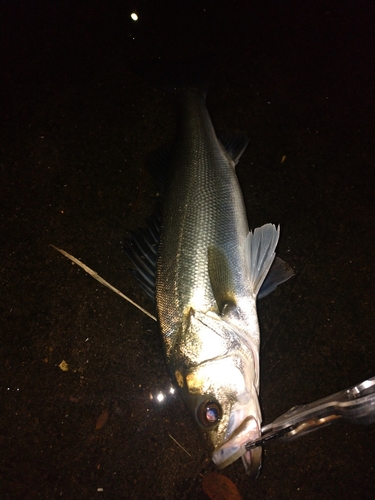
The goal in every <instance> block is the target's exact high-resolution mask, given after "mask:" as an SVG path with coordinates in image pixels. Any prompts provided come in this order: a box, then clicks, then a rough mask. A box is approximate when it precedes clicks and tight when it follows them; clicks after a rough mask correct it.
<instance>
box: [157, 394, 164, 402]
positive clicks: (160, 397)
mask: <svg viewBox="0 0 375 500" xmlns="http://www.w3.org/2000/svg"><path fill="white" fill-rule="evenodd" d="M164 398H165V396H164V394H162V393H161V392H159V394H158V395H157V396H156V399H157V400H158V401H159V403H161V402H162V401H163V400H164Z"/></svg>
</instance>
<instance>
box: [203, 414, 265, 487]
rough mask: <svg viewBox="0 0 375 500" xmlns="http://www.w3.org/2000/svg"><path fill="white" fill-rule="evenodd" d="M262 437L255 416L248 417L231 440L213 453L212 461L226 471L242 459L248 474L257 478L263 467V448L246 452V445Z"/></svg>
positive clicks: (232, 435)
mask: <svg viewBox="0 0 375 500" xmlns="http://www.w3.org/2000/svg"><path fill="white" fill-rule="evenodd" d="M260 436H261V431H260V426H259V424H258V421H257V419H256V418H254V417H253V416H249V417H247V418H246V419H245V420H244V422H242V424H241V425H240V426H239V427H238V428H237V429H236V430H235V431H234V432H233V433H232V434H231V436H230V437H229V439H228V440H227V441H225V443H224V444H222V445H221V446H220V447H219V448H218V449H216V450H215V451H214V452H213V454H212V461H213V462H214V463H215V465H216V466H217V467H218V469H224V468H225V467H227V466H228V465H230V464H231V463H232V462H234V461H235V460H237V459H238V458H240V457H241V458H242V462H243V464H244V467H245V471H246V474H247V475H249V476H250V477H253V478H257V477H258V476H259V472H260V468H261V465H262V447H260V446H259V447H258V448H254V449H252V450H246V443H248V442H249V441H253V440H256V439H259V438H260Z"/></svg>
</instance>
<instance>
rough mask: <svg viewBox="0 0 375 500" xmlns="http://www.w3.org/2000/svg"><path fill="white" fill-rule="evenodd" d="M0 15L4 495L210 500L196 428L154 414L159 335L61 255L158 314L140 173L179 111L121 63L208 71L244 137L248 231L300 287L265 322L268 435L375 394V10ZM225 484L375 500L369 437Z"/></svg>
mask: <svg viewBox="0 0 375 500" xmlns="http://www.w3.org/2000/svg"><path fill="white" fill-rule="evenodd" d="M0 5H1V14H0V30H1V55H2V61H1V74H2V76H1V83H2V92H1V96H2V109H1V119H2V130H1V135H0V141H1V181H0V202H1V212H0V216H1V219H0V235H1V250H0V251H1V254H0V268H1V285H0V286H1V288H0V293H1V300H0V307H1V324H0V328H1V338H0V340H1V352H0V376H1V383H0V386H1V410H0V450H1V451H0V496H1V498H2V499H24V498H25V499H34V498H41V499H55V498H66V499H78V498H82V499H94V498H100V499H110V500H117V499H124V498H135V499H137V498H164V499H175V498H176V499H177V498H178V499H181V500H182V499H202V500H203V499H204V498H207V497H206V496H205V494H204V493H203V490H202V487H201V474H203V473H204V472H205V471H207V470H210V469H213V466H212V465H210V463H209V461H208V460H207V457H206V454H205V450H204V448H203V446H202V444H201V442H200V440H199V438H198V435H197V432H196V429H195V427H194V426H193V423H192V421H191V419H190V417H189V415H188V413H187V411H186V409H185V407H184V406H183V404H182V402H181V401H180V399H179V398H178V396H173V397H171V398H169V400H168V401H167V402H166V403H162V404H158V403H156V402H155V399H154V400H151V399H150V394H151V395H154V396H155V395H156V394H157V393H158V392H159V391H167V390H168V389H169V387H170V383H169V380H168V377H167V372H166V367H165V364H164V361H163V356H162V349H161V344H160V339H159V334H158V329H157V326H156V324H155V323H154V322H153V321H152V320H150V319H148V318H147V317H145V316H144V315H142V313H140V312H138V311H137V310H136V309H134V308H133V307H132V306H131V305H129V304H127V303H126V302H124V301H123V300H122V299H120V298H119V297H118V296H116V295H114V294H113V293H112V292H110V291H109V290H107V289H105V288H104V287H102V286H101V285H99V284H98V283H97V282H95V281H94V280H93V279H92V278H90V277H88V276H87V275H86V274H85V273H84V271H82V270H80V269H78V267H77V266H73V265H72V264H71V263H70V262H69V261H68V260H66V259H65V258H64V257H62V256H61V255H60V254H58V253H57V252H55V251H54V250H53V249H51V247H49V244H54V245H56V246H59V247H61V248H63V249H65V250H66V251H68V252H71V253H72V254H74V255H75V256H76V257H78V258H80V259H82V260H83V262H85V263H86V264H87V265H89V266H91V267H92V268H94V269H95V270H96V271H97V272H98V273H99V274H101V275H102V276H103V277H104V278H106V279H107V280H108V281H110V282H111V283H112V284H113V285H115V286H117V287H118V288H120V289H121V290H122V291H123V292H124V293H127V294H128V295H130V296H131V297H132V298H134V299H135V300H136V301H138V302H139V303H141V304H142V305H144V306H145V307H147V308H148V309H150V310H152V304H150V303H149V302H148V299H147V298H145V297H144V296H143V294H142V292H141V291H140V290H139V289H138V288H137V286H136V284H135V283H134V282H133V280H132V278H131V276H130V273H129V272H128V264H127V262H126V259H125V257H124V253H123V250H122V242H123V241H124V238H125V237H126V236H127V235H128V231H130V230H133V229H136V228H137V227H138V226H141V225H142V224H143V221H144V219H145V218H146V217H147V216H148V215H149V214H151V213H152V211H153V209H154V207H155V204H156V202H157V199H158V197H157V190H156V188H155V186H154V184H153V182H152V180H151V179H150V176H149V174H148V172H147V171H146V170H145V168H144V164H145V163H144V162H145V157H146V155H147V153H149V152H150V151H152V150H153V149H155V148H157V147H158V146H159V145H160V144H162V143H164V142H166V141H168V140H170V139H171V137H173V133H174V130H175V113H174V102H173V98H171V96H170V95H167V94H164V93H162V92H161V91H158V90H154V89H153V88H151V87H150V86H149V85H148V83H147V82H144V81H142V80H141V79H140V78H138V77H137V76H136V75H134V74H133V73H132V72H131V71H130V70H129V67H128V62H129V61H131V60H143V59H157V58H159V57H161V58H162V59H163V60H169V59H174V58H175V59H178V58H185V57H189V56H193V55H197V54H202V53H204V52H208V51H213V52H215V53H216V54H217V55H218V56H219V60H220V67H219V68H218V71H217V74H216V77H215V79H214V81H213V82H212V84H211V87H210V91H209V93H208V107H209V110H210V113H211V116H212V118H213V121H214V124H215V126H216V127H217V129H219V130H228V131H233V130H234V131H235V130H247V132H248V134H249V137H250V144H249V147H248V148H247V150H246V152H245V154H244V155H243V157H242V159H241V161H240V163H239V165H238V167H237V171H238V176H239V179H240V182H241V185H242V187H243V191H244V197H245V203H246V207H247V210H248V217H249V224H250V226H251V227H256V226H259V225H262V224H264V223H267V222H274V223H280V224H281V230H282V235H281V241H280V244H279V247H278V254H279V255H280V257H282V258H283V259H284V260H287V261H288V262H289V264H290V265H292V266H293V268H294V269H295V272H296V276H295V277H294V278H293V279H292V280H291V281H289V282H288V283H287V284H285V285H283V286H282V287H280V288H279V289H278V290H277V291H276V292H275V293H274V294H273V295H272V296H270V297H267V298H266V299H264V300H263V301H262V302H261V303H260V304H259V317H260V322H261V331H262V346H261V404H262V408H263V413H264V422H265V423H269V422H271V421H272V420H273V419H275V418H276V417H277V416H279V415H280V414H281V413H283V412H284V411H286V410H287V409H289V408H290V407H291V406H294V405H296V404H300V403H303V402H309V401H313V400H315V399H318V398H321V397H323V396H326V395H328V394H330V393H333V392H336V391H338V390H340V389H343V388H345V387H349V386H351V385H354V384H356V383H358V382H360V381H362V380H364V379H366V378H368V377H370V376H374V375H375V366H374V365H375V363H374V359H375V338H374V319H375V307H374V295H375V282H374V259H373V254H374V247H375V227H374V222H375V210H374V208H375V207H374V205H375V203H374V201H375V200H374V194H375V189H374V185H375V181H374V137H373V134H374V102H375V101H374V93H375V92H374V89H375V86H374V84H375V81H374V73H375V72H374V54H375V12H374V4H373V2H370V1H368V2H367V1H364V0H356V1H355V2H353V1H338V0H337V1H335V0H321V1H319V0H314V1H313V0H311V1H308V0H305V1H287V0H285V1H277V0H272V1H271V0H262V1H253V2H251V1H249V2H245V1H243V2H240V1H230V2H229V1H220V2H218V1H214V0H210V1H203V0H202V1H187V0H180V1H177V0H176V1H174V2H172V1H166V0H165V1H157V2H155V1H151V0H149V1H146V0H145V1H139V2H137V1H135V2H126V1H123V2H120V1H119V0H113V1H106V2H105V1H98V0H90V1H86V2H82V1H68V0H66V1H53V0H50V1H46V0H45V1H42V0H40V1H31V0H30V1H23V2H21V1H16V0H14V1H10V0H8V1H4V0H3V1H1V2H0ZM133 9H136V10H137V12H138V14H139V21H138V22H137V23H134V22H133V21H131V19H130V13H131V11H132V10H133ZM284 156H285V160H284V161H282V158H283V157H284ZM62 360H65V361H66V362H67V363H68V364H69V370H68V371H66V372H64V371H62V370H61V369H60V368H59V364H60V363H61V361H62ZM103 412H104V413H103ZM105 412H108V420H107V421H106V422H105V423H104V425H103V426H102V427H101V428H100V429H98V430H95V427H96V425H97V423H98V418H99V417H100V416H101V415H102V416H103V415H106V413H105ZM102 418H104V417H102ZM104 420H105V418H104ZM104 420H103V421H102V424H103V422H104ZM170 435H171V436H173V437H174V438H175V439H176V440H177V441H178V442H179V443H181V444H182V445H183V446H184V447H185V448H186V450H187V451H188V452H189V453H190V455H191V456H188V455H187V454H186V453H185V452H184V451H183V450H182V449H181V448H179V447H178V446H177V445H176V444H175V442H174V441H173V440H172V439H171V437H170ZM223 474H224V475H226V476H227V477H228V478H230V479H231V480H232V481H233V482H234V483H235V484H236V485H237V487H238V489H239V491H240V492H241V494H242V496H243V498H245V499H252V498H267V499H303V500H306V499H329V500H331V499H336V498H340V499H342V498H350V499H367V498H374V496H375V427H374V426H369V427H360V426H354V425H350V424H345V423H341V424H336V425H334V426H332V427H328V428H326V429H323V430H321V431H319V432H316V433H314V434H310V435H309V436H307V437H304V438H301V439H300V440H297V441H294V442H290V443H282V442H274V443H269V444H268V445H267V446H266V447H265V451H264V462H263V470H262V474H261V476H260V478H259V479H258V480H256V481H253V480H250V479H249V478H248V477H247V476H246V475H245V474H244V471H243V467H242V463H241V461H238V462H236V463H235V464H233V465H231V466H230V467H228V468H227V469H225V470H224V471H223ZM98 488H103V491H98Z"/></svg>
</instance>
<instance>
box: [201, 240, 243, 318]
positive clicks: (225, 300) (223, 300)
mask: <svg viewBox="0 0 375 500" xmlns="http://www.w3.org/2000/svg"><path fill="white" fill-rule="evenodd" d="M208 275H209V277H210V282H211V288H212V292H213V294H214V297H215V301H216V304H217V307H218V310H219V312H220V314H223V313H224V311H225V312H227V311H228V309H232V308H234V307H236V301H235V293H234V286H233V278H232V272H231V269H230V266H229V263H228V259H227V257H226V256H225V254H224V253H223V252H222V251H221V250H220V249H219V248H217V247H213V246H212V247H209V248H208Z"/></svg>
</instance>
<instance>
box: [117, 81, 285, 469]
mask: <svg viewBox="0 0 375 500" xmlns="http://www.w3.org/2000/svg"><path fill="white" fill-rule="evenodd" d="M175 93H176V97H177V103H178V130H177V137H176V140H175V143H174V145H173V147H172V148H168V149H167V151H166V152H164V153H162V154H161V158H162V159H161V160H160V161H159V162H158V163H159V165H161V164H167V168H166V171H165V172H164V173H163V174H162V175H160V176H159V184H161V185H162V186H163V211H162V216H161V219H160V220H159V219H154V221H152V222H151V223H150V225H149V228H148V229H147V230H145V231H144V232H143V233H140V234H138V235H134V237H133V239H132V240H131V242H130V245H129V246H128V248H127V254H128V257H129V258H130V259H131V261H132V262H133V264H134V266H135V270H133V273H134V275H135V276H136V278H137V279H138V281H139V283H140V285H141V286H142V287H143V288H144V290H145V291H146V292H147V293H148V295H149V296H150V297H151V298H154V299H155V301H156V308H157V315H158V321H159V324H160V330H161V334H162V338H163V344H164V350H165V356H166V360H167V364H168V367H169V371H170V374H171V376H172V377H173V379H174V381H175V383H176V386H177V387H178V389H179V392H180V394H181V396H182V398H183V400H184V401H185V403H186V405H187V407H188V409H189V410H190V413H191V415H192V417H193V419H194V420H195V422H196V424H197V425H198V427H199V429H200V430H201V431H202V432H203V433H204V434H206V436H207V437H208V443H209V447H210V451H211V453H212V460H213V461H214V462H215V464H216V465H217V466H218V468H224V467H226V466H227V465H229V464H230V463H232V462H234V461H235V460H236V459H238V458H240V457H241V458H242V460H243V463H244V465H245V469H246V471H247V473H249V474H251V475H257V474H258V471H259V469H260V465H261V448H255V449H253V450H251V451H246V449H245V444H246V443H247V442H249V441H252V440H254V439H257V438H259V437H260V434H261V420H262V419H261V411H260V407H259V402H258V394H259V342H260V334H259V324H258V317H257V308H256V301H257V296H258V294H259V291H260V289H261V287H262V285H263V284H264V285H263V288H262V291H261V293H262V295H266V294H267V293H269V292H270V291H272V290H273V289H275V288H276V286H277V285H278V284H279V283H281V282H283V281H286V280H287V279H288V278H289V277H290V276H291V275H292V274H293V272H292V271H291V270H290V269H289V268H288V267H287V266H286V264H285V263H284V262H283V261H281V260H280V259H277V258H276V259H275V248H276V245H277V242H278V238H279V229H278V228H276V227H275V226H274V225H273V224H266V225H264V226H263V227H261V228H257V229H255V230H254V231H253V232H251V231H249V227H248V222H247V217H246V211H245V205H244V201H243V196H242V192H241V188H240V186H239V182H238V179H237V176H236V173H235V165H236V163H237V162H238V160H239V158H240V156H241V155H242V153H243V151H244V149H245V148H246V146H247V142H248V140H247V138H246V137H245V136H244V135H243V134H234V135H233V136H232V137H229V138H220V139H219V137H218V135H217V134H216V132H215V129H214V127H213V124H212V121H211V118H210V115H209V113H208V111H207V108H206V100H205V93H204V91H202V89H201V88H199V86H197V87H194V86H192V85H190V86H188V87H183V86H182V87H181V88H179V89H177V90H176V91H175ZM155 170H158V169H157V168H156V169H154V171H155ZM156 177H157V175H156ZM164 177H165V179H164ZM160 178H163V179H164V180H162V181H160ZM274 259H275V260H274ZM272 264H273V265H272ZM271 266H272V269H271ZM270 269H271V272H269V271H270ZM267 275H268V277H267V280H266V282H265V279H266V276H267ZM264 282H265V283H264Z"/></svg>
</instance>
